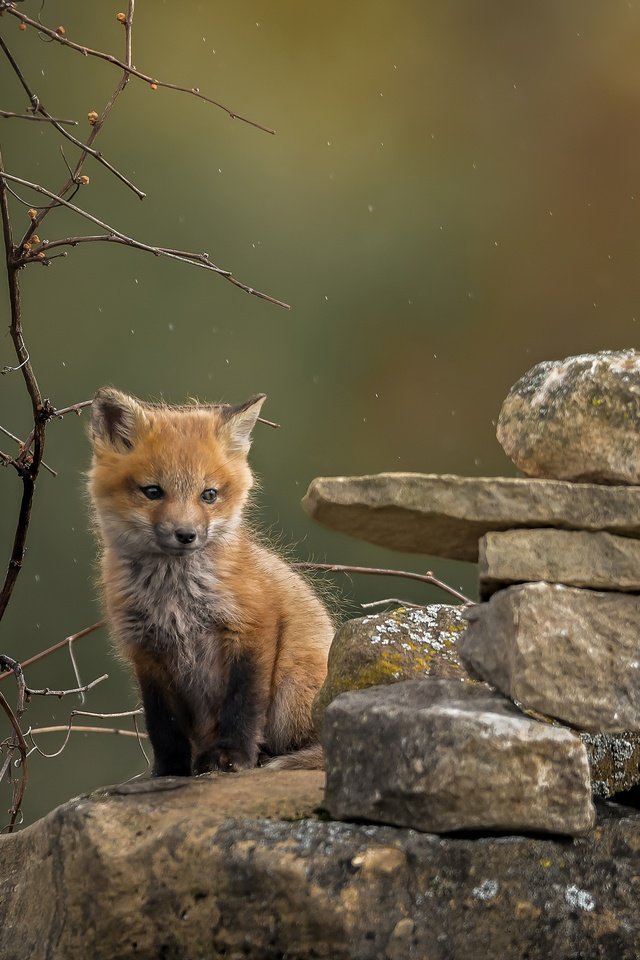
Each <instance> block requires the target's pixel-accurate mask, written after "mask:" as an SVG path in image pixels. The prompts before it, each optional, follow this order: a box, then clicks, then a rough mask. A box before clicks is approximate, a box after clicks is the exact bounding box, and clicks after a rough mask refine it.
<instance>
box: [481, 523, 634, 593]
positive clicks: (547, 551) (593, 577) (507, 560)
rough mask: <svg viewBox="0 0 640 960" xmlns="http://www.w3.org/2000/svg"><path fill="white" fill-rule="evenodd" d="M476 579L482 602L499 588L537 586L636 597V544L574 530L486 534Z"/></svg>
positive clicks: (608, 536) (615, 537) (625, 538)
mask: <svg viewBox="0 0 640 960" xmlns="http://www.w3.org/2000/svg"><path fill="white" fill-rule="evenodd" d="M478 574H479V580H480V597H481V598H482V599H486V598H487V597H490V596H491V594H493V593H495V591H496V590H498V589H500V588H501V587H503V586H506V585H509V584H513V583H531V582H534V581H537V580H547V581H549V582H551V583H564V584H565V585H567V586H571V587H589V588H591V589H594V590H617V591H630V592H635V593H640V540H632V539H631V538H630V537H617V536H615V535H614V534H611V533H586V532H584V531H579V530H551V529H545V530H506V531H504V532H503V533H487V534H485V536H484V537H482V538H481V540H480V550H479V557H478Z"/></svg>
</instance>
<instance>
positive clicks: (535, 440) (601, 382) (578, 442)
mask: <svg viewBox="0 0 640 960" xmlns="http://www.w3.org/2000/svg"><path fill="white" fill-rule="evenodd" d="M497 434H498V440H499V441H500V443H501V444H502V446H503V448H504V450H505V452H506V454H507V456H509V457H510V458H511V459H512V460H513V462H514V463H515V465H516V466H517V467H518V468H519V469H520V470H522V471H523V473H526V474H528V475H529V476H532V477H552V478H556V479H561V480H589V481H592V482H596V483H634V484H637V483H640V353H638V352H636V351H635V350H620V351H617V352H613V351H603V352H602V353H595V354H587V355H584V356H579V357H568V358H567V359H566V360H557V361H547V362H545V363H539V364H537V366H535V367H533V368H532V369H531V370H529V371H528V373H526V374H525V375H524V376H523V377H522V378H521V379H520V380H518V382H517V383H516V384H515V385H514V386H513V387H512V388H511V391H510V392H509V395H508V396H507V399H506V400H505V402H504V404H503V406H502V410H501V411H500V417H499V419H498V430H497Z"/></svg>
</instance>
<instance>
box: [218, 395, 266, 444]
mask: <svg viewBox="0 0 640 960" xmlns="http://www.w3.org/2000/svg"><path fill="white" fill-rule="evenodd" d="M266 399H267V396H266V394H265V393H259V394H258V396H257V397H252V398H251V399H250V400H247V401H246V403H240V404H238V405H237V406H231V405H229V406H227V405H226V404H225V405H224V406H223V407H222V411H221V413H222V432H223V434H224V437H225V439H226V440H227V443H228V444H229V446H230V447H231V448H232V449H233V450H242V451H243V452H246V451H247V450H248V449H249V447H250V446H251V431H252V430H253V428H254V426H255V423H256V420H257V419H258V417H259V415H260V408H261V407H262V404H263V403H264V402H265V400H266Z"/></svg>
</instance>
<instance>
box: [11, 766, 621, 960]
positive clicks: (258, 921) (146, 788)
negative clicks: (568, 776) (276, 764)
mask: <svg viewBox="0 0 640 960" xmlns="http://www.w3.org/2000/svg"><path fill="white" fill-rule="evenodd" d="M321 783H322V774H320V773H317V772H316V773H315V774H314V775H313V776H312V775H311V774H309V773H308V772H306V773H301V772H292V771H290V772H285V771H282V772H280V773H278V774H275V773H273V772H270V771H266V770H262V771H250V772H246V773H242V774H237V775H234V774H231V775H229V776H228V777H225V776H223V775H221V776H217V777H216V776H212V777H205V778H202V779H201V780H183V781H170V780H169V781H162V780H158V781H152V782H148V781H147V782H143V783H139V784H137V785H136V786H135V787H133V785H132V786H131V787H129V788H124V789H123V788H119V789H118V788H116V789H111V790H106V791H103V792H101V793H100V794H99V795H97V796H93V797H83V798H80V799H78V800H73V801H71V802H70V803H68V804H65V806H63V807H60V808H59V809H58V810H55V811H54V812H53V813H51V814H50V815H49V816H48V817H46V818H45V819H43V820H40V821H39V822H38V823H36V824H34V825H33V826H31V827H29V828H27V829H26V830H24V831H22V832H21V833H17V834H15V835H14V836H2V837H0V903H2V914H3V922H2V924H0V956H1V957H2V958H3V960H24V958H25V957H28V958H29V960H87V958H89V957H90V958H91V960H115V958H117V960H134V958H135V960H159V958H164V960H202V958H204V957H206V958H207V960H222V958H225V960H241V958H244V960H277V958H278V957H280V958H282V957H286V958H287V960H311V958H315V960H425V958H427V957H428V958H429V960H453V958H460V957H464V958H465V960H486V958H487V957H499V958H500V960H522V958H523V957H525V956H526V957H527V958H528V960H550V958H553V960H576V958H578V957H580V960H607V958H610V960H613V958H615V960H637V957H638V951H637V946H638V942H639V940H640V915H639V913H638V850H639V849H640V813H638V812H635V811H632V810H629V809H627V808H624V807H618V806H617V805H614V804H601V805H599V810H600V812H599V817H598V829H597V830H594V831H592V833H590V834H589V836H587V837H585V838H583V839H581V840H576V841H567V840H565V839H563V840H560V841H559V840H555V839H542V838H539V837H537V838H525V837H517V836H514V837H509V838H504V837H500V838H483V839H473V840H472V839H469V838H455V839H453V838H445V837H438V836H433V835H430V834H421V833H416V832H415V831H412V830H401V829H396V828H393V827H383V826H356V825H354V824H348V823H335V822H319V821H318V820H317V819H316V818H315V816H314V813H313V809H314V807H315V806H317V803H318V801H317V797H318V795H319V794H320V791H321ZM167 788H168V789H167ZM283 798H288V799H287V800H284V799H283ZM287 817H288V818H291V817H296V818H297V819H294V820H292V819H285V818H287Z"/></svg>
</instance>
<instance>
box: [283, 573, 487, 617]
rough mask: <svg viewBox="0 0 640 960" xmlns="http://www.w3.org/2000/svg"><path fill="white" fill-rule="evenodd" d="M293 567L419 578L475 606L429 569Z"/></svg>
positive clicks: (422, 581) (409, 578)
mask: <svg viewBox="0 0 640 960" xmlns="http://www.w3.org/2000/svg"><path fill="white" fill-rule="evenodd" d="M291 566H292V567H296V568H297V569H298V570H321V571H324V572H325V573H363V574H370V573H371V574H376V575H378V576H381V577H404V578H405V579H407V580H418V581H419V582H420V583H430V584H433V586H434V587H440V589H441V590H444V591H445V592H446V593H450V594H451V596H452V597H456V598H457V599H458V600H461V601H462V603H468V604H471V605H472V606H475V604H474V602H473V600H470V599H469V597H465V595H464V594H463V593H460V591H459V590H455V589H454V588H453V587H450V586H449V584H447V583H444V582H443V581H442V580H438V578H437V577H434V575H433V573H431V571H430V570H429V571H428V572H427V573H413V572H412V571H409V570H392V569H383V568H381V567H353V566H350V565H348V564H344V563H311V562H304V563H292V564H291Z"/></svg>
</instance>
